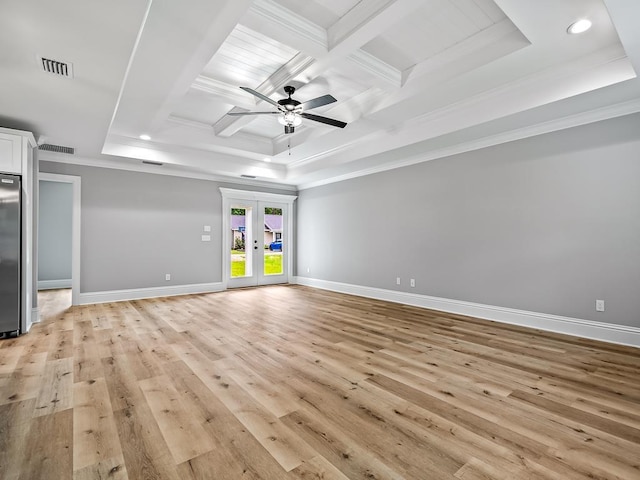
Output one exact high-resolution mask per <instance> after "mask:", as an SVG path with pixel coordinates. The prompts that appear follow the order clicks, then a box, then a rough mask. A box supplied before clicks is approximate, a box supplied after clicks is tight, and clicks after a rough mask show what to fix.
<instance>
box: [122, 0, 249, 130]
mask: <svg viewBox="0 0 640 480" xmlns="http://www.w3.org/2000/svg"><path fill="white" fill-rule="evenodd" d="M250 3H251V2H250V0H217V1H216V2H211V1H210V0H184V1H181V2H174V1H172V0H154V1H153V2H151V4H150V7H149V12H148V15H147V18H146V21H145V22H144V24H143V26H142V28H141V32H140V34H139V39H138V42H137V44H136V48H135V50H134V52H133V54H132V57H131V61H130V65H129V69H128V71H127V75H126V77H125V81H124V84H123V87H122V89H121V92H120V99H119V102H118V104H117V106H116V111H115V113H114V118H113V121H112V124H111V128H110V131H111V132H115V133H123V134H125V135H132V134H136V135H137V134H139V133H143V132H147V133H149V132H151V133H152V132H153V130H154V129H155V128H158V127H159V126H160V125H161V124H162V123H163V122H164V121H166V119H167V117H168V116H169V114H170V113H171V111H172V110H173V107H174V105H175V102H176V101H177V100H178V99H179V98H181V97H182V96H183V95H184V93H185V92H186V91H187V90H188V89H189V87H190V86H191V84H192V83H193V80H194V78H196V77H197V76H198V74H199V73H200V72H201V71H202V70H203V69H204V67H205V65H206V64H207V62H208V61H209V60H210V59H211V57H212V56H213V54H214V53H215V52H216V50H217V49H218V48H219V47H220V45H222V43H223V42H224V41H225V39H226V38H227V36H228V35H229V34H230V33H231V31H232V30H233V28H234V27H235V26H236V24H237V23H238V21H239V20H240V18H241V17H242V16H243V15H244V13H245V12H246V10H247V9H248V8H249V5H250ZM159 52H161V54H162V57H159V56H158V55H159Z"/></svg>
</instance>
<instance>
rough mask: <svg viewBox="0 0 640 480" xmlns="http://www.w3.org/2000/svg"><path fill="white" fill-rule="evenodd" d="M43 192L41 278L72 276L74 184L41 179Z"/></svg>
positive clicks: (39, 262) (39, 229) (39, 227)
mask: <svg viewBox="0 0 640 480" xmlns="http://www.w3.org/2000/svg"><path fill="white" fill-rule="evenodd" d="M39 194H40V213H39V220H38V280H70V279H71V226H72V219H73V185H71V184H70V183H60V182H49V181H46V180H40V189H39ZM69 286H70V285H69Z"/></svg>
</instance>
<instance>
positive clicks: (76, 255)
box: [38, 172, 81, 305]
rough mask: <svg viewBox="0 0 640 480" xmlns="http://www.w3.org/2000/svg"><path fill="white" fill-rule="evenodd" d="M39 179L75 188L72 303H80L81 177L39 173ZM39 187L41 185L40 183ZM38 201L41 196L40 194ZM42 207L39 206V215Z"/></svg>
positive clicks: (72, 221) (72, 223) (72, 243)
mask: <svg viewBox="0 0 640 480" xmlns="http://www.w3.org/2000/svg"><path fill="white" fill-rule="evenodd" d="M38 180H44V181H46V182H61V183H70V184H71V185H72V189H73V207H72V208H73V212H72V220H71V305H80V218H81V217H80V185H81V178H80V177H77V176H75V175H60V174H58V173H44V172H39V173H38ZM38 188H40V185H39V184H38ZM38 201H40V196H39V195H38ZM39 214H40V208H38V215H39Z"/></svg>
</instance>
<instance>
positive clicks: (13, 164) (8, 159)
mask: <svg viewBox="0 0 640 480" xmlns="http://www.w3.org/2000/svg"><path fill="white" fill-rule="evenodd" d="M0 173H15V174H18V175H20V174H21V173H22V136H20V135H12V134H9V133H2V132H0Z"/></svg>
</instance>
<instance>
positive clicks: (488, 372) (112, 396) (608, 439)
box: [0, 286, 640, 480]
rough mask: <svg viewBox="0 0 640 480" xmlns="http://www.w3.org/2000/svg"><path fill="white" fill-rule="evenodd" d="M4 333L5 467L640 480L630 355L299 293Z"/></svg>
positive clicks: (63, 312)
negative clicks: (17, 333) (14, 335)
mask: <svg viewBox="0 0 640 480" xmlns="http://www.w3.org/2000/svg"><path fill="white" fill-rule="evenodd" d="M69 303H70V301H69V292H67V291H54V292H47V293H44V294H42V296H41V302H40V305H41V312H42V317H43V318H42V323H40V324H38V325H35V326H34V327H33V329H32V331H31V333H29V334H28V335H24V336H22V337H20V338H18V339H12V340H3V341H0V478H2V479H3V480H16V479H25V480H38V479H47V480H58V479H76V480H85V479H87V480H89V479H91V480H94V479H114V480H121V479H127V478H128V479H144V480H147V479H181V480H193V479H207V480H208V479H216V480H219V479H232V480H238V479H272V480H280V479H325V480H338V479H342V480H344V479H368V480H370V479H378V480H381V479H403V478H404V479H425V480H426V479H429V480H433V479H464V480H476V479H509V480H513V479H517V480H521V479H533V478H544V479H563V480H565V479H568V480H571V479H587V478H588V479H636V480H637V479H640V351H639V350H637V349H632V348H626V347H620V346H615V345H609V344H603V343H598V342H594V341H588V340H580V339H577V338H573V337H565V336H561V335H554V334H549V333H544V332H534V331H532V330H526V329H521V328H517V327H511V326H506V325H501V324H497V323H492V322H487V321H481V320H475V319H470V318H466V317H461V316H456V315H447V314H443V313H439V312H434V311H428V310H422V309H418V308H412V307H406V306H401V305H396V304H390V303H384V302H379V301H373V300H367V299H363V298H358V297H352V296H346V295H340V294H335V293H330V292H325V291H321V290H314V289H310V288H305V287H299V286H274V287H265V288H257V289H247V290H235V291H227V292H222V293H215V294H209V295H194V296H184V297H173V298H164V299H154V300H141V301H132V302H122V303H112V304H102V305H93V306H84V307H75V308H69V307H68V305H69Z"/></svg>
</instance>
